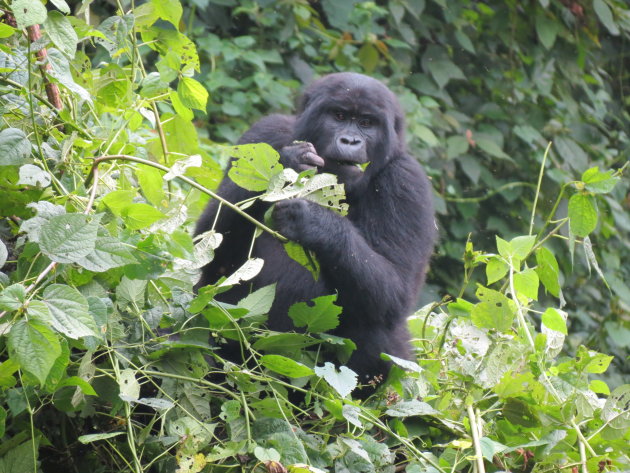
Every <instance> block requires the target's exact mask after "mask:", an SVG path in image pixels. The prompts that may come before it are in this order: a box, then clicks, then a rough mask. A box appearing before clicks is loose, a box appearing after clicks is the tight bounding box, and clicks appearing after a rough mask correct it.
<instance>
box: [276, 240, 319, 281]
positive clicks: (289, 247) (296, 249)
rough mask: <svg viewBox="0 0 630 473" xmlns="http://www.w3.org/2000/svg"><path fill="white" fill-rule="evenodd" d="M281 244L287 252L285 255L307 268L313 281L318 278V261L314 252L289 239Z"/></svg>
mask: <svg viewBox="0 0 630 473" xmlns="http://www.w3.org/2000/svg"><path fill="white" fill-rule="evenodd" d="M282 246H283V247H284V251H286V252H287V255H289V258H291V259H292V260H293V261H296V262H298V263H300V264H301V265H302V266H303V267H305V268H306V269H308V271H309V272H310V273H311V276H313V279H314V280H315V281H317V280H318V279H319V269H320V268H319V261H317V257H316V256H315V253H313V252H311V251H309V250H307V249H306V248H304V247H303V246H302V245H300V244H299V243H295V242H294V241H289V242H287V243H285V244H284V245H282Z"/></svg>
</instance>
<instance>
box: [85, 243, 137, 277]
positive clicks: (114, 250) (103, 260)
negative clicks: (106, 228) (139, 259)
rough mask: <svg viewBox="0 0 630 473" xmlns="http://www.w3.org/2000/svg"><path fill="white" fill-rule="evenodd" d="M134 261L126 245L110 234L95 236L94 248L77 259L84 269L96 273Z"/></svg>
mask: <svg viewBox="0 0 630 473" xmlns="http://www.w3.org/2000/svg"><path fill="white" fill-rule="evenodd" d="M135 262H136V260H135V258H134V257H133V255H132V253H131V251H129V248H128V246H127V245H125V244H123V243H122V242H121V241H119V240H118V239H116V238H114V237H111V236H104V237H99V238H97V240H96V244H95V247H94V250H93V251H92V252H91V253H89V254H88V255H86V256H85V257H84V258H81V259H79V260H78V261H77V263H78V264H80V265H81V266H83V267H84V268H85V269H88V270H90V271H94V272H97V273H102V272H105V271H108V270H110V269H112V268H117V267H119V266H124V265H126V264H131V263H135Z"/></svg>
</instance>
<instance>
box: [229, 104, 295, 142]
mask: <svg viewBox="0 0 630 473" xmlns="http://www.w3.org/2000/svg"><path fill="white" fill-rule="evenodd" d="M294 128H295V116H294V115H283V114H280V113H274V114H272V115H267V116H265V117H263V118H261V119H260V120H258V121H257V122H256V123H254V124H253V125H252V127H251V128H250V129H249V130H247V131H246V132H245V134H243V136H241V139H240V140H238V143H239V144H247V143H268V144H270V145H271V146H272V147H273V148H276V149H279V148H281V147H283V146H286V145H288V144H289V143H291V141H292V140H293V129H294Z"/></svg>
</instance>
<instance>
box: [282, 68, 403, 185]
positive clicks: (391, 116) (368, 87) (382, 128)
mask: <svg viewBox="0 0 630 473" xmlns="http://www.w3.org/2000/svg"><path fill="white" fill-rule="evenodd" d="M397 120H399V121H402V117H401V115H400V112H399V109H398V106H397V104H396V101H395V98H394V97H393V95H392V93H391V92H390V91H389V90H388V89H387V88H386V87H385V86H383V84H381V83H380V82H378V81H376V80H374V79H371V78H369V77H366V76H362V75H359V74H353V73H340V74H334V75H332V76H328V77H327V78H326V80H325V81H317V82H315V83H314V84H313V85H312V86H311V87H309V89H308V90H307V91H306V92H305V94H304V96H303V99H302V103H301V110H299V113H298V116H297V122H296V126H295V135H294V138H295V139H296V140H299V141H303V142H306V143H302V146H303V147H308V157H307V158H306V159H304V158H303V162H305V164H310V165H311V166H312V167H317V168H318V169H319V170H321V171H324V172H330V173H333V174H336V175H337V176H338V177H339V181H340V182H343V183H344V184H345V185H346V189H347V190H348V191H350V192H352V190H353V188H354V187H356V186H358V185H359V184H360V183H361V182H363V181H367V180H369V179H370V176H372V175H374V174H375V173H376V172H377V171H378V169H379V168H380V167H382V166H383V165H384V164H385V163H386V162H387V160H388V159H389V157H390V156H392V155H393V154H395V152H396V150H395V149H394V144H395V143H399V142H401V140H400V138H401V136H398V134H399V132H398V131H397V130H396V126H397ZM400 133H402V132H400ZM303 156H304V155H303ZM372 157H375V158H377V159H374V161H373V160H372ZM366 165H367V166H366Z"/></svg>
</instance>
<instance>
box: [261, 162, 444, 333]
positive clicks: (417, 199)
mask: <svg viewBox="0 0 630 473" xmlns="http://www.w3.org/2000/svg"><path fill="white" fill-rule="evenodd" d="M431 200H432V197H431V193H430V185H429V183H428V180H427V178H426V176H425V175H424V173H423V172H422V171H421V169H420V167H419V166H418V165H417V163H415V162H413V161H411V160H410V159H406V158H405V159H399V160H396V161H395V162H391V163H389V164H388V166H387V167H386V169H384V170H383V171H382V172H381V173H380V175H379V176H377V177H376V179H375V180H374V181H373V182H372V184H371V185H370V186H369V190H368V191H367V193H366V194H364V195H363V196H362V197H361V200H360V202H357V203H356V204H355V205H359V206H361V208H359V209H356V211H357V212H358V215H357V214H355V215H354V216H353V218H352V219H351V218H348V217H341V216H340V215H338V214H336V213H334V212H332V211H330V210H328V209H325V208H323V207H320V206H319V205H317V204H315V203H314V202H310V201H307V200H303V199H293V200H287V201H283V202H279V203H278V204H276V209H275V211H274V214H273V218H274V221H275V223H276V225H277V227H278V230H279V231H280V233H282V234H283V235H285V236H286V237H288V238H289V239H291V240H294V241H297V242H298V243H301V244H302V245H303V246H304V247H306V248H308V249H310V250H312V251H314V252H315V254H316V255H317V258H318V260H319V262H320V264H321V267H322V272H323V273H324V274H325V277H326V280H327V281H329V282H331V283H332V286H333V287H334V288H335V289H337V291H338V292H339V303H340V304H341V305H342V306H343V307H344V309H345V310H346V311H348V310H350V311H351V312H354V313H355V314H356V316H353V317H352V320H354V321H359V320H363V321H365V322H366V323H368V324H378V325H379V326H383V325H384V326H388V325H389V324H390V323H392V322H395V321H396V320H399V319H400V317H404V316H406V315H407V313H408V311H409V310H410V309H411V306H412V304H413V303H415V299H416V297H417V293H418V289H419V286H420V285H421V283H422V279H423V277H424V271H425V269H426V266H427V264H428V255H429V254H430V248H431V247H432V245H433V240H434V235H435V226H434V222H433V218H432V215H433V213H432V203H431ZM394 208H395V209H396V211H393V209H394ZM351 211H352V210H351ZM363 212H365V214H364V215H365V219H362V216H363V215H362V213H363ZM368 233H369V234H368Z"/></svg>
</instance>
